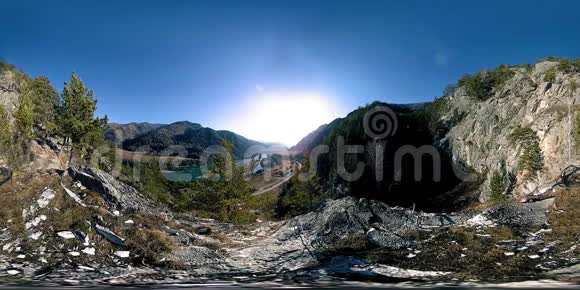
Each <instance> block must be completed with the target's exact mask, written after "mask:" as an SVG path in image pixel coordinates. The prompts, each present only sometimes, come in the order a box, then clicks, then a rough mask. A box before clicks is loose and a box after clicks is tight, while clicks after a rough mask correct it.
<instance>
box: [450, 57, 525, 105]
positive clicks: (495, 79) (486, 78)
mask: <svg viewBox="0 0 580 290" xmlns="http://www.w3.org/2000/svg"><path fill="white" fill-rule="evenodd" d="M513 75H514V72H513V71H512V70H511V69H510V67H509V66H507V65H500V66H498V67H496V68H495V69H493V70H491V71H488V70H483V71H480V72H478V73H476V74H474V75H469V74H466V75H464V76H463V77H462V78H461V79H460V80H459V81H458V82H457V85H458V86H463V87H465V92H466V93H467V95H469V96H473V97H475V98H476V99H478V100H482V101H483V100H486V99H487V98H489V97H490V96H491V94H492V92H493V89H494V88H498V87H500V86H501V85H503V84H504V83H505V82H506V81H508V80H509V79H511V78H512V77H513Z"/></svg>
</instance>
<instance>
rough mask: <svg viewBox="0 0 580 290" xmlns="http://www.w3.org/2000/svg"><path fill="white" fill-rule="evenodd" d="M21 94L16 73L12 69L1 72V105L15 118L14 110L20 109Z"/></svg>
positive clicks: (11, 117)
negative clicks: (19, 97) (19, 98)
mask: <svg viewBox="0 0 580 290" xmlns="http://www.w3.org/2000/svg"><path fill="white" fill-rule="evenodd" d="M19 95H20V85H19V84H18V82H17V80H16V76H15V75H14V73H12V72H10V71H4V72H0V106H3V107H4V109H6V111H7V112H8V115H9V117H10V119H11V120H13V117H14V112H16V110H17V109H18V96H19Z"/></svg>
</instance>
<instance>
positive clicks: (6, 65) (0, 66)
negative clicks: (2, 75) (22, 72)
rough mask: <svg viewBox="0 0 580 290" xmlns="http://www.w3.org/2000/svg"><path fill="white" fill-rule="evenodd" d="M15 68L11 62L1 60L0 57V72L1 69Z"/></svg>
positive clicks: (9, 69)
mask: <svg viewBox="0 0 580 290" xmlns="http://www.w3.org/2000/svg"><path fill="white" fill-rule="evenodd" d="M15 69H16V68H15V67H14V65H13V64H9V63H7V62H5V61H4V60H1V59H0V72H3V71H13V70H15Z"/></svg>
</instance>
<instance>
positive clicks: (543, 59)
mask: <svg viewBox="0 0 580 290" xmlns="http://www.w3.org/2000/svg"><path fill="white" fill-rule="evenodd" d="M560 60H561V58H560V57H559V56H546V57H543V58H538V59H537V60H536V63H540V62H544V61H560Z"/></svg>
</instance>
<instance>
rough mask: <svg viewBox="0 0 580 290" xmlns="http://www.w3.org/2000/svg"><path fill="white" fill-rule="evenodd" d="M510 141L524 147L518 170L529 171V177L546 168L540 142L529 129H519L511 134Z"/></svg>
mask: <svg viewBox="0 0 580 290" xmlns="http://www.w3.org/2000/svg"><path fill="white" fill-rule="evenodd" d="M510 141H511V142H513V143H515V144H517V145H520V146H522V150H521V153H520V157H519V159H518V170H522V171H527V177H530V176H532V175H534V174H536V173H537V172H538V171H540V170H542V168H543V167H544V157H543V155H542V150H541V149H540V140H539V138H538V136H537V134H536V132H534V130H532V129H531V128H529V127H517V128H515V129H514V130H513V132H512V133H511V134H510Z"/></svg>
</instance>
